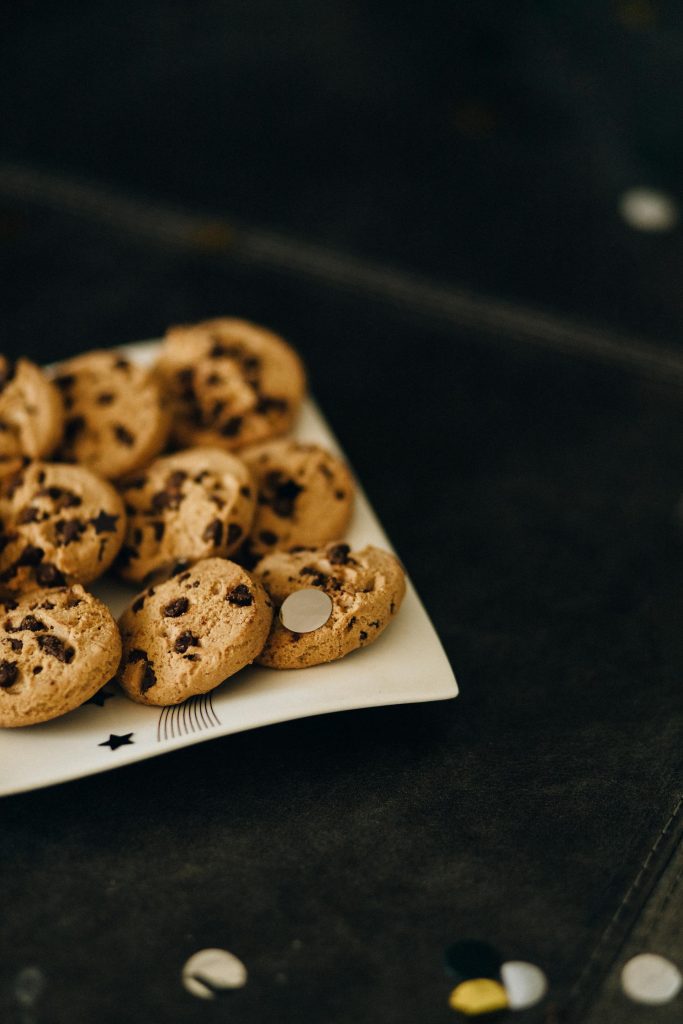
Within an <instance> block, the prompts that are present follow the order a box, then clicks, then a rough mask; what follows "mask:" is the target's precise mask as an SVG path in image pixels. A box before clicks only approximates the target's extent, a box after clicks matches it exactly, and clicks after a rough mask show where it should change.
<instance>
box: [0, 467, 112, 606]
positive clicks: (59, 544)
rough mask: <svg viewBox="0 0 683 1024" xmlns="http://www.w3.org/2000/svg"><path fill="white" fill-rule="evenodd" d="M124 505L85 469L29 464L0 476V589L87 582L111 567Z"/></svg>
mask: <svg viewBox="0 0 683 1024" xmlns="http://www.w3.org/2000/svg"><path fill="white" fill-rule="evenodd" d="M125 524H126V515H125V512H124V508H123V502H122V501H121V498H120V497H119V495H118V494H117V493H116V491H115V490H114V488H113V487H112V486H111V485H110V484H109V483H107V481H106V480H102V479H101V478H100V477H98V476H95V474H94V473H91V472H90V470H89V469H86V468H85V467H84V466H67V465H64V464H62V463H56V462H32V463H30V465H28V466H25V467H23V468H21V469H19V470H16V471H15V472H12V473H8V474H5V475H4V476H2V477H0V585H2V586H4V587H6V588H8V589H10V590H27V589H30V588H33V587H36V586H39V587H52V586H63V585H64V584H65V583H71V582H78V583H89V582H91V581H92V580H94V579H97V577H98V576H101V575H102V573H103V572H105V571H106V569H108V568H109V566H110V565H111V563H112V562H113V560H114V558H115V556H116V554H117V553H118V550H119V548H120V547H121V543H122V541H123V535H124V531H125Z"/></svg>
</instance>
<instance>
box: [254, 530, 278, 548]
mask: <svg viewBox="0 0 683 1024" xmlns="http://www.w3.org/2000/svg"><path fill="white" fill-rule="evenodd" d="M259 540H260V541H262V542H263V543H264V544H268V546H269V547H272V545H273V544H277V542H278V540H279V537H278V535H277V534H276V533H272V532H271V531H270V530H261V532H260V533H259Z"/></svg>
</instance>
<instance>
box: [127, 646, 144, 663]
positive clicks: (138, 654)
mask: <svg viewBox="0 0 683 1024" xmlns="http://www.w3.org/2000/svg"><path fill="white" fill-rule="evenodd" d="M128 661H129V662H136V661H147V651H142V650H140V648H139V647H132V648H131V650H130V651H128Z"/></svg>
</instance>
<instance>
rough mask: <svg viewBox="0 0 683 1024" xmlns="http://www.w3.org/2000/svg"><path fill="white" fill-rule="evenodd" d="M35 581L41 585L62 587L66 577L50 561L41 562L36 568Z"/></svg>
mask: <svg viewBox="0 0 683 1024" xmlns="http://www.w3.org/2000/svg"><path fill="white" fill-rule="evenodd" d="M36 582H38V583H40V585H41V587H63V586H64V584H65V583H66V578H65V576H64V574H63V573H61V572H60V571H59V569H58V568H57V566H56V565H53V564H52V562H43V564H42V565H39V566H38V568H37V569H36Z"/></svg>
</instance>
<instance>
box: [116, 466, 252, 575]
mask: <svg viewBox="0 0 683 1024" xmlns="http://www.w3.org/2000/svg"><path fill="white" fill-rule="evenodd" d="M119 486H120V489H121V491H122V493H123V495H124V497H125V501H126V511H127V513H128V530H127V533H126V540H125V543H124V546H123V548H122V549H121V554H120V557H119V562H118V569H119V572H120V573H121V575H122V576H123V577H124V578H125V579H127V580H131V581H133V582H138V583H139V582H141V581H143V580H146V579H148V578H151V576H152V574H155V573H159V574H161V575H163V574H164V573H168V572H169V571H170V570H171V569H172V568H173V566H175V565H176V564H177V563H178V562H182V563H185V565H191V564H192V563H193V562H197V561H199V559H201V558H209V557H212V556H216V555H218V556H221V557H223V558H225V557H227V556H228V555H230V554H232V553H233V552H234V551H235V550H236V549H237V548H238V547H239V545H240V543H241V542H242V541H243V540H244V538H245V537H246V535H247V534H248V532H249V528H250V526H251V521H252V517H253V514H254V488H253V484H252V480H251V476H250V474H249V470H248V469H247V468H246V466H245V465H244V463H243V462H241V461H240V459H238V458H237V457H236V456H235V455H231V454H230V453H229V452H224V451H221V450H220V449H218V448H188V449H187V450H186V451H184V452H178V454H176V455H167V456H164V457H163V458H160V459H157V460H156V461H155V462H153V463H152V464H151V465H150V466H148V467H147V469H146V470H145V472H144V473H142V474H140V475H139V476H137V477H134V478H131V479H128V480H124V481H122V482H121V484H120V485H119Z"/></svg>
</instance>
